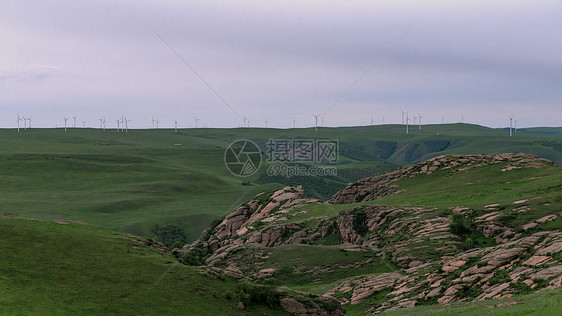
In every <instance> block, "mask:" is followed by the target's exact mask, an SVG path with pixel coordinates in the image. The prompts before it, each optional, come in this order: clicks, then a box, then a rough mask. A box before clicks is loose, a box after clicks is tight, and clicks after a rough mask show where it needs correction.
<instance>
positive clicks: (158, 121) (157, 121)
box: [156, 119, 160, 128]
mask: <svg viewBox="0 0 562 316" xmlns="http://www.w3.org/2000/svg"><path fill="white" fill-rule="evenodd" d="M158 123H160V120H159V119H156V128H158Z"/></svg>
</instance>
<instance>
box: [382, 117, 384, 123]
mask: <svg viewBox="0 0 562 316" xmlns="http://www.w3.org/2000/svg"><path fill="white" fill-rule="evenodd" d="M382 124H383V125H384V115H383V116H382Z"/></svg>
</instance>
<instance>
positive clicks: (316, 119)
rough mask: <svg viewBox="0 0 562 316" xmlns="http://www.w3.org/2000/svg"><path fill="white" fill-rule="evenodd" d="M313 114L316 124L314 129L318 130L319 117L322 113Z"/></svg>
mask: <svg viewBox="0 0 562 316" xmlns="http://www.w3.org/2000/svg"><path fill="white" fill-rule="evenodd" d="M312 116H314V126H315V127H314V130H315V131H316V132H318V117H319V116H320V114H316V115H314V114H312Z"/></svg>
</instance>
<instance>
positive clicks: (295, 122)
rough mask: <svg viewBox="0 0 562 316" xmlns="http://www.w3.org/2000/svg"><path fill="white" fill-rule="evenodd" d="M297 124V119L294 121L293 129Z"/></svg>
mask: <svg viewBox="0 0 562 316" xmlns="http://www.w3.org/2000/svg"><path fill="white" fill-rule="evenodd" d="M296 124H297V121H296V120H295V119H293V128H295V126H296Z"/></svg>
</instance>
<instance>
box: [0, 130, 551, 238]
mask: <svg viewBox="0 0 562 316" xmlns="http://www.w3.org/2000/svg"><path fill="white" fill-rule="evenodd" d="M507 135H508V133H507V132H506V131H505V130H503V129H491V128H487V127H482V126H477V125H469V124H449V125H424V126H423V127H422V129H421V130H419V128H418V127H411V128H410V134H409V135H406V134H405V133H404V127H403V126H400V125H379V126H363V127H341V128H320V129H319V131H318V132H317V133H316V132H314V130H313V129H311V128H309V129H286V130H285V129H260V128H237V129H186V130H180V131H179V133H177V134H174V133H173V130H169V129H153V130H129V132H128V133H121V132H117V131H115V130H107V131H101V130H98V129H69V130H68V132H66V133H65V132H64V130H62V129H29V130H27V131H22V132H20V133H17V132H16V131H15V130H0V177H1V178H2V181H1V182H0V201H1V203H0V214H3V215H10V214H14V215H19V216H24V217H29V218H39V219H47V220H54V219H62V220H65V219H66V220H79V221H85V222H88V223H92V224H96V225H102V226H105V227H108V228H110V229H112V230H115V231H121V232H130V233H135V234H138V235H142V236H153V235H154V233H153V229H154V227H155V224H159V225H166V224H174V225H179V226H181V227H182V228H183V231H184V234H185V235H186V238H187V240H194V239H196V238H197V237H198V236H199V233H200V232H201V231H202V230H203V229H204V228H205V227H207V226H208V225H210V224H211V223H212V222H213V220H216V219H217V218H219V217H221V216H223V215H225V214H227V213H228V212H230V210H231V209H232V207H233V206H234V205H236V204H238V203H239V202H241V201H244V200H248V199H249V198H250V197H252V196H254V195H255V194H256V193H258V192H262V191H267V190H271V189H274V188H280V187H281V186H283V185H297V184H302V185H304V187H305V191H306V193H307V195H309V196H311V197H317V198H321V199H327V198H328V197H330V196H331V195H332V194H333V193H335V192H336V191H338V190H340V189H342V188H343V187H345V185H346V184H347V183H348V182H352V181H355V180H358V179H361V178H364V177H367V176H371V175H373V174H376V173H382V172H384V171H386V170H390V169H393V168H396V167H398V166H400V165H404V164H408V163H412V162H415V161H420V160H423V159H427V158H430V157H433V156H436V155H439V154H444V153H496V152H529V153H533V154H536V155H539V156H541V157H544V158H547V159H551V160H553V161H554V162H556V163H558V164H561V163H562V129H560V128H533V129H521V130H519V131H518V132H517V133H516V134H515V136H514V137H511V138H510V137H508V136H507ZM242 138H245V139H250V140H253V141H254V142H256V143H257V144H258V145H259V146H260V147H261V148H262V150H263V151H264V152H265V149H266V143H267V141H268V140H269V139H270V138H278V139H293V138H301V139H302V138H304V139H307V138H308V139H311V138H320V139H334V140H338V141H339V144H340V157H339V162H338V163H337V164H336V165H335V166H336V167H337V169H338V175H337V176H333V177H293V178H285V177H269V176H267V175H266V174H265V170H266V165H265V164H263V165H262V169H261V170H260V172H258V173H257V174H256V175H254V176H252V177H250V178H247V179H246V178H244V179H241V178H237V177H235V176H233V175H232V174H230V172H229V171H228V170H227V169H226V168H225V166H224V163H223V159H224V150H225V148H226V147H227V146H228V145H229V144H230V143H231V142H232V141H234V140H237V139H242ZM102 144H103V145H107V144H108V145H109V146H101V145H102ZM264 158H265V157H264ZM244 182H246V183H244ZM248 182H250V183H251V185H247V184H248ZM244 184H246V185H244Z"/></svg>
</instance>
